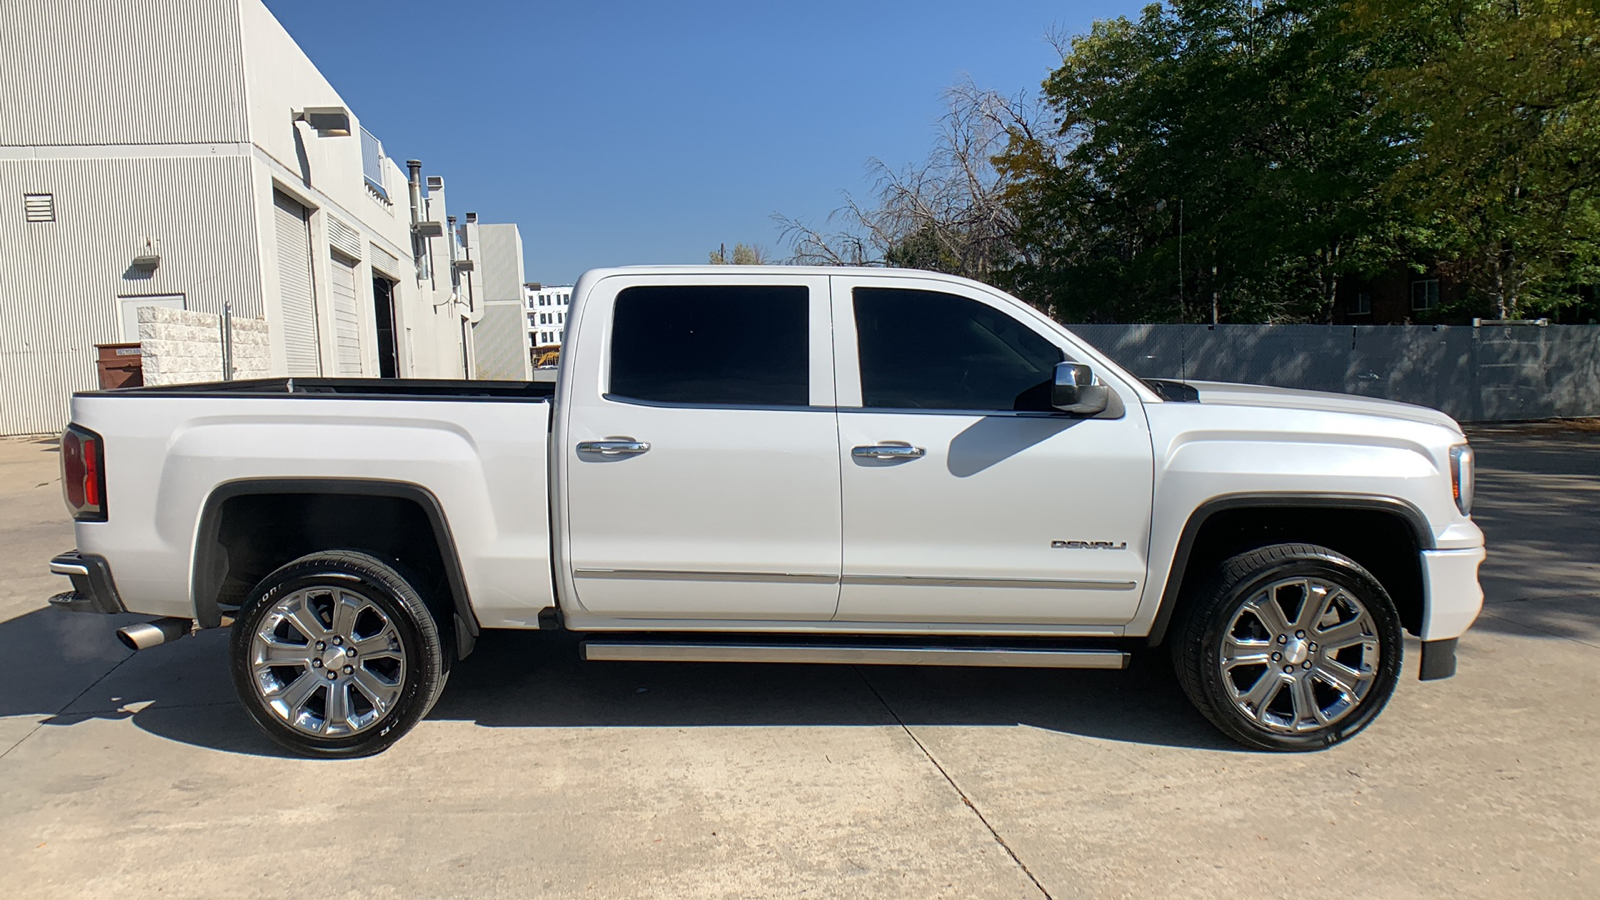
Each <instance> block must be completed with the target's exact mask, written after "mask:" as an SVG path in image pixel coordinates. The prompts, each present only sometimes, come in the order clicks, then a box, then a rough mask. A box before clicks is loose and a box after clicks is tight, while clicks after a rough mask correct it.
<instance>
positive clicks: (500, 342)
mask: <svg viewBox="0 0 1600 900" xmlns="http://www.w3.org/2000/svg"><path fill="white" fill-rule="evenodd" d="M525 321H526V320H525V319H523V317H522V306H521V304H510V303H492V304H489V305H488V306H485V307H484V310H483V319H482V320H481V321H479V322H478V323H477V324H475V325H473V326H472V354H473V360H474V361H475V362H476V363H477V369H478V371H477V377H478V378H481V379H487V380H491V381H526V380H527V379H528V344H527V339H526V338H525V337H524V336H523V335H524V334H526V329H525V327H524V322H525Z"/></svg>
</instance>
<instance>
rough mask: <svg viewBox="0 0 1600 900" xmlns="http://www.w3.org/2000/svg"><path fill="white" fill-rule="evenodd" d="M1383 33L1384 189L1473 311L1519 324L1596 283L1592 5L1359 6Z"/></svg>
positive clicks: (1599, 252)
mask: <svg viewBox="0 0 1600 900" xmlns="http://www.w3.org/2000/svg"><path fill="white" fill-rule="evenodd" d="M1358 9H1359V12H1360V17H1361V19H1362V21H1363V24H1364V25H1365V26H1366V27H1368V28H1371V29H1373V30H1378V29H1382V30H1383V31H1384V32H1385V33H1387V34H1389V35H1391V36H1392V37H1391V40H1392V42H1393V43H1394V45H1395V51H1396V53H1397V55H1398V63H1399V64H1397V65H1394V66H1392V67H1391V68H1389V69H1387V70H1386V71H1384V72H1383V73H1381V81H1382V83H1383V85H1384V86H1385V87H1386V88H1387V90H1388V96H1389V99H1388V100H1387V101H1386V103H1385V104H1384V108H1385V109H1386V110H1389V111H1391V112H1392V113H1393V114H1394V115H1397V116H1399V117H1401V118H1402V119H1403V120H1404V122H1405V125H1406V127H1407V133H1406V137H1407V145H1408V146H1409V147H1410V149H1411V150H1412V154H1411V157H1410V159H1409V161H1408V162H1407V164H1406V165H1405V167H1404V168H1403V169H1402V170H1401V171H1400V172H1399V173H1398V175H1397V177H1396V179H1395V181H1394V185H1393V187H1394V190H1395V192H1396V194H1397V195H1399V196H1402V197H1404V198H1405V199H1406V200H1408V201H1409V202H1410V203H1411V204H1412V205H1413V207H1414V208H1415V209H1416V210H1418V211H1419V214H1420V215H1421V216H1422V217H1424V218H1425V221H1426V224H1427V233H1426V238H1427V242H1428V245H1429V246H1430V248H1431V249H1432V250H1433V251H1434V253H1436V254H1437V256H1438V258H1439V259H1440V260H1441V261H1442V263H1443V266H1442V268H1444V269H1445V270H1446V271H1447V272H1449V273H1451V274H1453V275H1455V276H1456V277H1457V278H1459V279H1460V280H1461V281H1463V282H1464V283H1465V284H1466V285H1468V286H1469V288H1471V289H1472V292H1473V294H1475V295H1476V297H1477V298H1479V301H1480V302H1479V303H1478V304H1477V305H1478V306H1479V307H1480V308H1481V307H1487V308H1486V309H1485V310H1484V311H1490V310H1492V311H1493V313H1494V314H1496V315H1497V316H1499V317H1500V318H1518V317H1521V316H1523V315H1526V314H1528V313H1530V312H1540V311H1547V310H1551V309H1554V308H1557V307H1559V306H1562V305H1565V304H1567V303H1571V302H1575V301H1576V299H1577V295H1576V292H1575V290H1574V288H1575V287H1576V286H1577V285H1579V284H1584V283H1589V284H1593V283H1594V282H1595V281H1596V280H1600V272H1597V264H1600V11H1597V9H1596V5H1595V4H1594V3H1593V2H1592V0H1588V2H1584V0H1425V2H1420V3H1419V2H1416V0H1371V2H1363V3H1360V4H1359V5H1358Z"/></svg>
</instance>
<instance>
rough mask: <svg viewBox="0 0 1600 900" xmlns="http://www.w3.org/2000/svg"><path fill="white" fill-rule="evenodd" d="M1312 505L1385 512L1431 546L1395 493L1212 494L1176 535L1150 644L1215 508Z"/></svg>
mask: <svg viewBox="0 0 1600 900" xmlns="http://www.w3.org/2000/svg"><path fill="white" fill-rule="evenodd" d="M1300 506H1315V507H1319V508H1323V509H1359V510H1369V511H1374V512H1382V513H1387V514H1389V515H1394V516H1398V517H1400V518H1401V519H1402V520H1404V521H1405V522H1406V524H1407V525H1408V526H1409V527H1410V528H1411V535H1412V537H1413V538H1414V539H1415V540H1416V542H1417V549H1418V550H1432V549H1434V537H1433V529H1432V528H1431V527H1430V526H1429V525H1428V517H1427V516H1424V515H1423V514H1422V510H1420V509H1418V508H1417V507H1416V506H1414V505H1412V504H1411V503H1408V502H1406V501H1405V500H1401V499H1399V498H1396V497H1382V496H1374V495H1367V494H1294V493H1246V494H1225V495H1223V496H1221V497H1213V498H1211V499H1210V500H1207V501H1206V502H1204V503H1202V504H1200V505H1199V506H1197V507H1195V509H1194V511H1193V512H1191V513H1190V514H1189V520H1188V521H1187V522H1185V523H1184V525H1183V532H1182V533H1181V534H1180V535H1179V537H1178V548H1177V550H1176V551H1174V552H1173V554H1172V564H1171V565H1170V566H1169V567H1168V568H1167V580H1166V584H1165V585H1164V586H1163V587H1162V589H1161V606H1160V607H1159V608H1157V610H1156V618H1155V621H1154V622H1152V623H1150V634H1149V637H1148V642H1149V644H1150V646H1152V647H1153V646H1155V645H1156V644H1159V643H1161V641H1162V640H1163V639H1165V638H1166V636H1167V626H1169V625H1170V624H1172V614H1173V612H1174V610H1176V609H1177V606H1178V591H1179V590H1180V589H1181V588H1182V587H1183V579H1184V576H1185V575H1186V574H1187V573H1188V569H1189V553H1190V551H1192V550H1193V549H1194V542H1195V538H1197V537H1199V535H1200V530H1201V529H1202V528H1204V527H1205V524H1206V521H1207V520H1209V519H1210V518H1211V517H1212V516H1214V515H1216V514H1217V513H1219V512H1225V511H1227V510H1233V509H1291V508H1294V507H1300Z"/></svg>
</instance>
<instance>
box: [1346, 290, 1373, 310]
mask: <svg viewBox="0 0 1600 900" xmlns="http://www.w3.org/2000/svg"><path fill="white" fill-rule="evenodd" d="M1350 315H1352V316H1370V315H1372V292H1371V291H1357V292H1356V295H1355V296H1354V297H1352V298H1350Z"/></svg>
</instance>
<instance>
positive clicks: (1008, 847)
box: [850, 666, 1055, 900]
mask: <svg viewBox="0 0 1600 900" xmlns="http://www.w3.org/2000/svg"><path fill="white" fill-rule="evenodd" d="M850 668H852V669H855V672H856V675H857V676H859V677H860V678H861V683H862V684H865V685H866V686H867V690H869V691H871V692H872V696H874V697H877V698H878V702H879V703H881V704H883V708H884V709H885V710H886V711H887V712H888V713H889V715H891V716H893V717H894V721H895V724H897V725H899V726H900V730H901V731H904V732H905V733H906V737H908V738H911V742H912V743H913V744H916V745H917V749H918V750H921V751H922V755H923V756H926V757H927V758H928V762H930V763H933V767H934V768H935V769H938V770H939V774H940V775H943V776H944V780H945V781H947V782H949V784H950V787H951V789H953V790H954V791H955V792H956V796H957V797H960V798H961V802H962V803H965V804H966V805H967V809H970V810H972V814H973V815H975V816H977V817H978V821H979V822H982V823H983V827H984V828H987V829H989V834H990V836H991V837H993V838H994V842H995V843H996V844H999V845H1000V849H1001V850H1004V851H1005V852H1006V855H1007V856H1009V857H1011V861H1012V862H1014V863H1016V864H1017V868H1019V869H1021V870H1022V874H1024V875H1026V876H1028V880H1029V881H1031V882H1033V886H1034V887H1036V888H1038V889H1039V893H1040V894H1042V895H1044V898H1045V900H1055V898H1054V897H1051V896H1050V892H1049V891H1047V890H1045V887H1044V885H1042V884H1040V883H1039V879H1038V878H1035V877H1034V875H1033V872H1031V871H1030V870H1029V869H1028V864H1027V863H1025V862H1023V861H1022V857H1020V856H1018V855H1017V854H1016V851H1014V850H1012V849H1011V845H1010V844H1007V843H1006V839H1005V838H1003V837H1001V836H1000V832H998V831H996V830H995V828H994V826H993V825H990V824H989V820H988V819H986V818H984V817H983V812H982V811H981V810H979V809H978V806H977V804H975V803H973V802H972V798H970V797H968V796H967V792H966V791H963V790H962V789H961V785H959V784H956V780H955V779H954V778H951V777H950V773H949V772H946V771H945V769H944V766H941V765H939V760H937V759H935V758H934V755H933V754H932V753H930V752H928V748H927V747H926V746H924V745H923V743H922V741H921V739H919V738H918V737H917V736H916V734H915V733H913V732H912V730H911V729H910V728H908V727H906V723H905V720H903V719H901V718H900V714H899V713H897V712H895V711H894V707H892V706H890V705H889V701H888V700H885V699H884V698H883V694H881V693H879V692H878V688H877V687H876V686H875V685H873V683H872V682H871V681H869V680H868V679H867V674H866V673H865V672H863V671H861V667H860V666H851V667H850Z"/></svg>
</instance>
